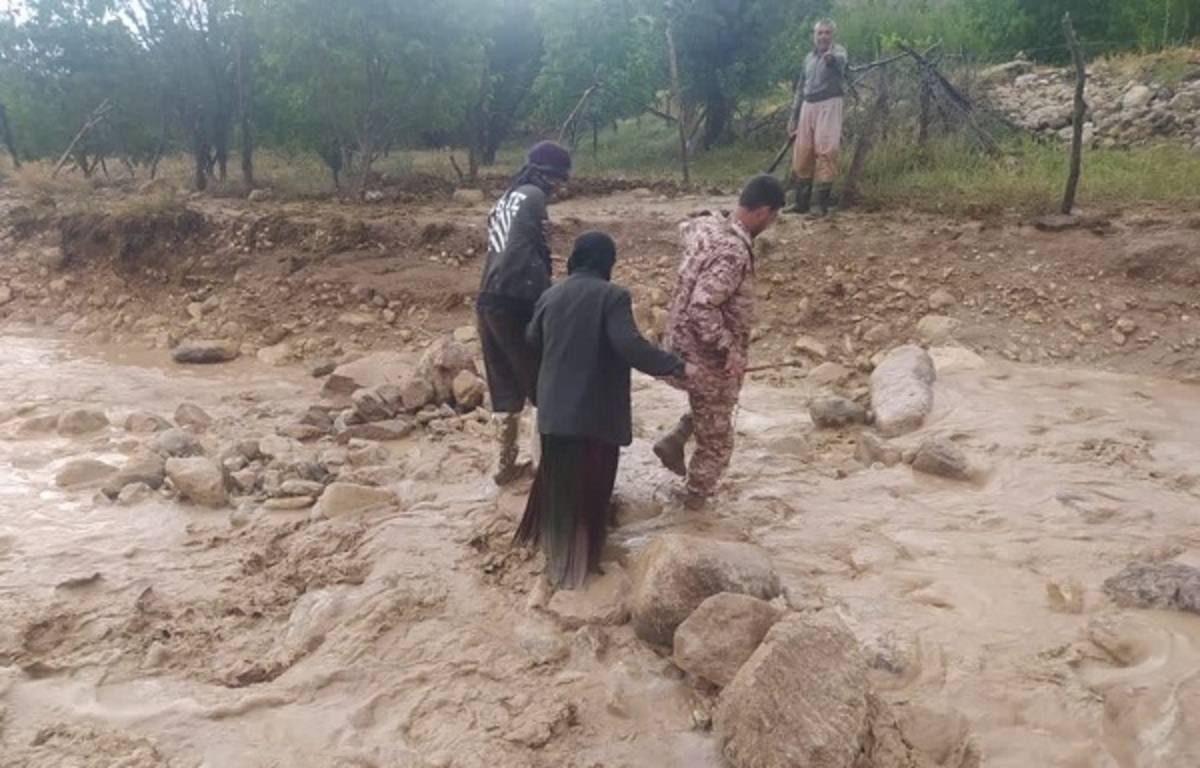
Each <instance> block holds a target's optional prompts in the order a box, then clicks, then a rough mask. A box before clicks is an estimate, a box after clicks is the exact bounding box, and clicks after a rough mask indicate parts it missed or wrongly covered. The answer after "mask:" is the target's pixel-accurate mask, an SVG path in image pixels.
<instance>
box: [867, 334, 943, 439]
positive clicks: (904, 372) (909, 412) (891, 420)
mask: <svg viewBox="0 0 1200 768" xmlns="http://www.w3.org/2000/svg"><path fill="white" fill-rule="evenodd" d="M936 379H937V370H936V369H935V368H934V365H933V358H931V357H930V356H929V353H928V352H926V351H925V350H923V349H921V348H920V347H918V346H915V345H912V344H906V345H904V346H902V347H897V348H895V349H893V350H892V351H891V352H889V353H888V355H887V357H885V358H884V360H883V362H882V363H880V364H879V366H878V367H876V368H875V370H874V371H873V372H872V373H871V410H873V411H874V412H875V426H876V428H877V429H878V430H879V432H880V433H881V434H882V435H884V436H885V437H895V436H897V435H902V434H905V433H907V432H911V431H913V430H914V429H917V428H918V427H920V426H921V425H922V424H923V423H924V422H925V417H926V416H928V415H929V412H930V411H932V410H933V383H934V381H935V380H936Z"/></svg>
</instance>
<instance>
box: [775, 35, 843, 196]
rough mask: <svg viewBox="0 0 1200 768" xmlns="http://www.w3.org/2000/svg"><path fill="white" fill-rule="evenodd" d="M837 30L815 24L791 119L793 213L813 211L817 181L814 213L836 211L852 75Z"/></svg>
mask: <svg viewBox="0 0 1200 768" xmlns="http://www.w3.org/2000/svg"><path fill="white" fill-rule="evenodd" d="M836 32H837V25H835V24H834V23H833V22H832V21H830V20H829V19H822V20H821V21H818V22H817V23H816V25H814V26H813V39H814V41H815V43H816V49H815V50H813V51H812V52H810V53H809V54H808V55H807V56H805V57H804V67H803V68H802V69H801V71H800V77H799V79H798V80H797V81H796V93H795V95H794V96H793V98H792V115H791V118H790V119H789V120H788V135H789V136H795V137H796V147H795V152H794V154H793V155H792V162H793V170H794V171H795V174H796V203H795V205H793V206H792V207H791V208H788V209H787V212H788V213H808V212H809V210H810V209H811V204H812V194H813V189H814V185H813V179H814V178H815V179H816V187H815V188H816V193H817V207H816V210H815V211H814V213H816V214H817V215H818V216H824V215H825V214H827V213H829V211H830V209H831V208H832V207H833V180H834V179H835V178H836V177H837V163H838V149H839V148H840V147H841V143H842V98H843V96H845V89H846V75H847V69H846V49H845V48H843V47H842V46H840V45H836V44H835V43H834V42H833V37H834V34H836Z"/></svg>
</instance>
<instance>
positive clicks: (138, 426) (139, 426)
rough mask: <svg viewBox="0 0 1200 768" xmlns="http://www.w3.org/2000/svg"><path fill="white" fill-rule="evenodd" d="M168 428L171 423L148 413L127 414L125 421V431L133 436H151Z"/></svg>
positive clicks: (155, 414)
mask: <svg viewBox="0 0 1200 768" xmlns="http://www.w3.org/2000/svg"><path fill="white" fill-rule="evenodd" d="M170 428H171V422H169V421H167V420H166V419H164V418H163V417H162V416H159V415H158V414H157V413H150V412H149V411H137V412H136V413H131V414H129V416H128V417H126V419H125V431H126V432H133V433H134V434H151V433H153V432H162V431H163V430H164V429H170Z"/></svg>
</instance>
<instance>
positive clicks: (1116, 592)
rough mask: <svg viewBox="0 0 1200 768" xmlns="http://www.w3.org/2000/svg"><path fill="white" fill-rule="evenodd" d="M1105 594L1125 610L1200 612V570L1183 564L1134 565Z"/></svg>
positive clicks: (1113, 579) (1110, 583) (1106, 586)
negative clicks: (1156, 609) (1151, 609)
mask: <svg viewBox="0 0 1200 768" xmlns="http://www.w3.org/2000/svg"><path fill="white" fill-rule="evenodd" d="M1104 591H1105V593H1106V594H1108V596H1109V597H1111V598H1112V599H1113V601H1114V602H1116V604H1117V605H1119V606H1121V607H1122V608H1158V609H1163V610H1172V611H1186V612H1188V613H1200V569H1197V568H1193V567H1191V566H1190V565H1184V564H1183V563H1132V564H1130V565H1128V566H1126V568H1125V569H1124V570H1123V571H1121V572H1120V573H1118V574H1117V575H1116V576H1110V577H1109V578H1107V579H1105V580H1104Z"/></svg>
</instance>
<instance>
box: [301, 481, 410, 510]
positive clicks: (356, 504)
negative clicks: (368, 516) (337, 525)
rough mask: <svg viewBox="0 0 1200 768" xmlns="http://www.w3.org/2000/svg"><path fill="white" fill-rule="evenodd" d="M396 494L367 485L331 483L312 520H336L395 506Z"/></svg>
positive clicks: (322, 495) (323, 494)
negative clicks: (323, 518)
mask: <svg viewBox="0 0 1200 768" xmlns="http://www.w3.org/2000/svg"><path fill="white" fill-rule="evenodd" d="M396 501H397V499H396V494H394V493H392V492H391V491H389V490H388V489H386V488H373V487H371V486H369V485H354V484H353V483H331V484H330V485H329V486H328V487H327V488H326V489H325V492H324V493H322V494H321V498H320V499H318V500H317V506H316V507H315V508H314V509H313V517H314V518H318V519H319V518H322V517H326V518H330V519H333V518H337V517H346V516H347V515H355V514H360V513H363V512H369V511H371V510H374V509H381V508H384V507H391V506H395V505H396Z"/></svg>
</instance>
